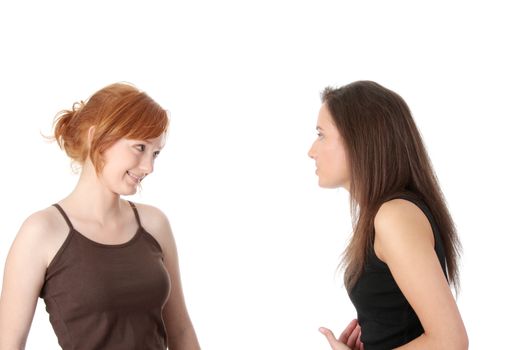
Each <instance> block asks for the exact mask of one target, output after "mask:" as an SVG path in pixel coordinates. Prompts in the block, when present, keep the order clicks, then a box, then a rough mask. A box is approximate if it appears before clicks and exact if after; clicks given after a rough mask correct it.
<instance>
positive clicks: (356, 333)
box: [346, 325, 361, 348]
mask: <svg viewBox="0 0 525 350" xmlns="http://www.w3.org/2000/svg"><path fill="white" fill-rule="evenodd" d="M360 333H361V326H360V325H357V326H355V328H354V330H353V331H352V334H350V336H349V337H348V340H347V341H346V345H348V346H349V347H351V348H353V347H354V346H355V343H356V341H357V339H359V334H360Z"/></svg>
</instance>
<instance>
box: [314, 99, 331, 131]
mask: <svg viewBox="0 0 525 350" xmlns="http://www.w3.org/2000/svg"><path fill="white" fill-rule="evenodd" d="M317 126H318V127H320V128H322V129H330V128H333V127H335V125H334V121H333V119H332V115H331V114H330V111H329V110H328V107H327V106H326V103H323V104H322V105H321V108H320V109H319V116H318V117H317Z"/></svg>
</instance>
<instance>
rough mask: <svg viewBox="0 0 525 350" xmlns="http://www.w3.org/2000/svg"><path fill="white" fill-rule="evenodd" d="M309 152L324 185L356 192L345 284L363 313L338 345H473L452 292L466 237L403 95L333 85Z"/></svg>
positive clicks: (370, 85) (334, 343) (370, 86)
mask: <svg viewBox="0 0 525 350" xmlns="http://www.w3.org/2000/svg"><path fill="white" fill-rule="evenodd" d="M322 102H323V104H322V106H321V109H320V111H319V117H318V121H317V130H318V132H319V133H318V138H317V139H316V140H315V142H314V143H313V145H312V147H311V149H310V151H309V152H308V154H309V156H310V157H311V158H313V159H314V160H315V163H316V167H317V170H316V173H317V175H318V177H319V185H320V186H321V187H326V188H334V187H342V188H345V189H346V190H348V192H349V194H350V203H351V209H352V218H353V236H352V239H351V241H350V243H349V245H348V247H347V249H346V251H345V254H344V258H343V261H342V263H343V267H344V268H345V274H344V276H345V286H346V288H347V290H348V293H349V296H350V299H351V300H352V302H353V304H354V306H355V308H356V310H357V317H358V319H357V321H356V320H353V321H352V322H350V324H349V325H348V327H347V328H346V329H345V330H344V331H343V333H342V334H341V336H340V337H339V338H338V339H336V338H335V337H334V335H333V333H332V332H331V331H330V330H329V329H327V328H321V329H320V331H321V332H322V333H323V334H324V335H325V336H326V338H327V340H328V342H329V344H330V346H331V347H332V349H334V350H336V349H349V348H350V349H363V348H364V349H366V350H374V349H393V348H396V349H407V350H408V349H466V348H467V347H468V338H467V333H466V330H465V327H464V325H463V321H462V319H461V315H460V313H459V311H458V308H457V305H456V302H455V300H454V297H453V295H452V293H451V290H450V288H449V283H452V284H454V285H455V286H457V285H458V263H457V260H458V256H459V254H458V253H459V248H460V244H459V240H458V238H457V235H456V231H455V228H454V224H453V221H452V219H451V216H450V214H449V212H448V209H447V207H446V204H445V200H444V198H443V195H442V193H441V190H440V188H439V185H438V181H437V178H436V176H435V175H434V172H433V170H432V166H431V163H430V160H429V158H428V155H427V152H426V151H425V148H424V145H423V142H422V139H421V137H420V134H419V132H418V129H417V127H416V125H415V123H414V120H413V119H412V116H411V114H410V111H409V108H408V106H407V105H406V103H405V101H404V100H403V99H402V98H401V97H400V96H399V95H398V94H396V93H395V92H393V91H391V90H388V89H386V88H384V87H383V86H381V85H379V84H377V83H374V82H371V81H358V82H354V83H352V84H349V85H347V86H344V87H341V88H338V89H331V88H327V89H325V91H324V92H323V95H322Z"/></svg>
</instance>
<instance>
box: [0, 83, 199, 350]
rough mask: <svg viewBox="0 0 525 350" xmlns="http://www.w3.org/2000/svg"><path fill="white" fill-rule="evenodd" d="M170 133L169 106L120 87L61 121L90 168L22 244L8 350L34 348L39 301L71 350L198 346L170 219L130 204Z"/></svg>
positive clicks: (61, 139) (8, 290)
mask: <svg viewBox="0 0 525 350" xmlns="http://www.w3.org/2000/svg"><path fill="white" fill-rule="evenodd" d="M167 128H168V116H167V112H166V111H165V110H164V109H162V108H161V107H160V106H159V105H158V104H157V103H156V102H155V101H154V100H153V99H151V98H150V97H149V96H148V95H147V94H146V93H144V92H141V91H139V90H137V89H136V88H135V87H133V86H132V85H129V84H121V83H119V84H113V85H110V86H107V87H105V88H103V89H101V90H99V91H98V92H96V93H95V94H94V95H93V96H91V97H90V98H89V100H88V101H87V103H83V102H81V103H77V104H75V105H74V106H73V108H72V109H71V110H65V111H62V112H61V113H60V114H59V115H58V116H57V119H56V121H55V131H54V136H55V138H56V140H57V141H58V143H59V145H60V146H61V148H63V149H64V150H65V151H66V153H67V154H68V156H69V157H71V158H72V159H73V160H74V161H76V162H78V163H79V164H81V165H82V171H81V174H80V178H79V180H78V184H77V186H76V187H75V189H74V190H73V192H71V194H70V195H69V196H67V197H66V198H64V199H62V200H60V201H59V202H58V203H56V204H54V205H52V206H50V207H48V208H46V209H43V210H41V211H38V212H36V213H34V214H32V215H31V216H29V217H28V218H27V220H26V221H25V222H24V223H23V225H22V227H21V228H20V231H19V232H18V234H17V236H16V238H15V240H14V243H13V245H12V247H11V249H10V252H9V255H8V257H7V261H6V267H5V274H4V282H3V288H2V295H1V299H0V348H1V349H23V348H24V347H25V343H26V339H27V335H28V332H29V328H30V325H31V321H32V318H33V315H34V311H35V305H36V302H37V299H38V297H41V298H43V299H44V302H45V304H46V310H47V311H48V313H49V319H50V321H51V324H52V326H53V329H54V331H55V333H56V335H57V337H58V342H59V344H60V346H61V347H62V348H63V349H65V350H69V349H71V350H73V349H75V350H82V349H85V350H88V349H89V350H94V349H111V350H118V349H122V350H130V349H140V350H144V349H155V350H160V349H166V348H167V347H169V349H199V344H198V341H197V337H196V335H195V331H194V329H193V326H192V323H191V321H190V318H189V316H188V312H187V310H186V306H185V302H184V297H183V293H182V288H181V281H180V277H179V267H178V262H177V251H176V247H175V241H174V239H173V235H172V232H171V229H170V225H169V222H168V219H167V218H166V216H165V215H164V214H163V213H162V212H161V211H160V210H159V209H157V208H155V207H152V206H149V205H144V204H135V203H132V202H128V201H125V200H123V199H121V196H122V195H131V194H134V193H135V192H136V191H137V188H138V187H139V186H140V182H141V181H142V180H143V179H144V177H146V176H147V175H149V174H151V173H152V172H153V165H154V162H155V158H156V157H157V156H158V154H159V152H160V150H161V149H162V148H163V146H164V142H165V136H166V130H167Z"/></svg>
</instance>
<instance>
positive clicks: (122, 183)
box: [100, 133, 166, 195]
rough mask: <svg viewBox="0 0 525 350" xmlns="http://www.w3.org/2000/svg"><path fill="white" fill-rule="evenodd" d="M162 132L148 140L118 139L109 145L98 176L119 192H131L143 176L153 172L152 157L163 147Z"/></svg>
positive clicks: (163, 138) (114, 190)
mask: <svg viewBox="0 0 525 350" xmlns="http://www.w3.org/2000/svg"><path fill="white" fill-rule="evenodd" d="M165 137H166V136H165V134H164V133H163V134H162V135H161V136H159V137H156V138H153V139H149V140H131V139H125V138H124V139H120V140H118V141H117V142H115V143H114V144H113V145H112V146H111V147H110V148H108V149H107V150H106V151H105V152H104V154H103V156H104V167H103V168H102V171H101V174H100V179H101V180H102V182H103V183H104V184H105V185H106V186H107V187H108V188H109V189H111V191H112V192H114V193H118V194H120V195H131V194H134V193H136V192H137V188H138V186H139V184H140V182H141V181H142V179H144V177H146V175H149V174H151V173H152V172H153V165H154V162H155V158H157V156H158V154H159V152H160V150H161V149H162V148H163V147H164V143H165Z"/></svg>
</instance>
